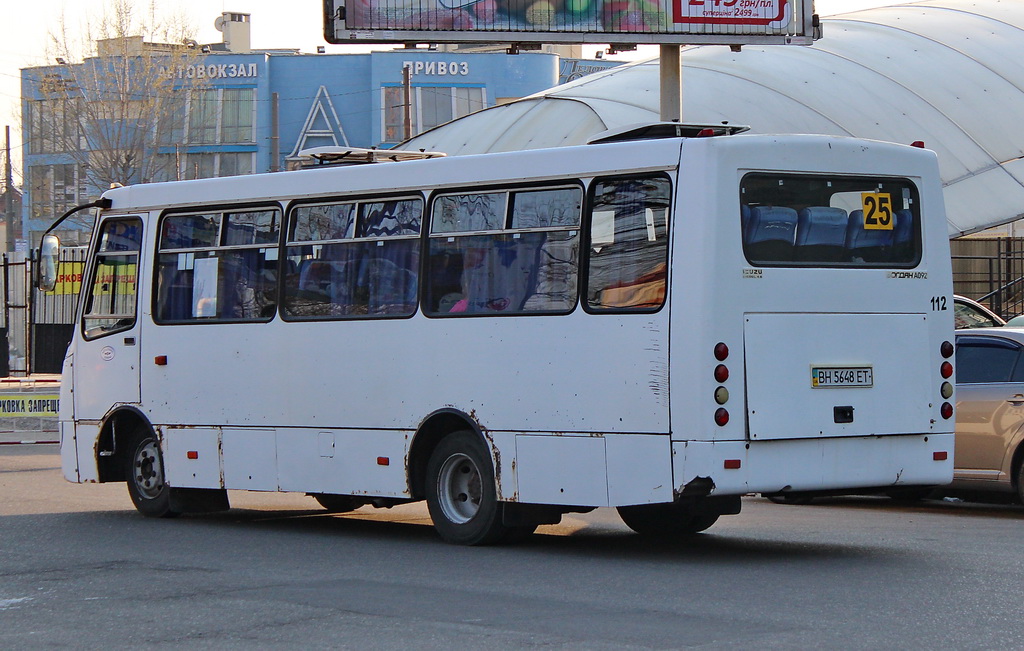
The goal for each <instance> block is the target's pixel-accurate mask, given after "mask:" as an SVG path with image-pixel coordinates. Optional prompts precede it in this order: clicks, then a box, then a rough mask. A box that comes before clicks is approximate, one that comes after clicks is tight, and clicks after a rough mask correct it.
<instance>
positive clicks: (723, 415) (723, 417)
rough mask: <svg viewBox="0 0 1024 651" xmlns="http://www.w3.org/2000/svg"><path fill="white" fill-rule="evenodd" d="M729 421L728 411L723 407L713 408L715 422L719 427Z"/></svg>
mask: <svg viewBox="0 0 1024 651" xmlns="http://www.w3.org/2000/svg"><path fill="white" fill-rule="evenodd" d="M728 422H729V411H728V410H727V409H726V408H725V407H719V408H718V409H716V410H715V424H716V425H718V426H719V427H721V426H723V425H725V424H726V423H728Z"/></svg>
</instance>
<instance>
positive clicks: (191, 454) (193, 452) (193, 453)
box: [187, 450, 199, 459]
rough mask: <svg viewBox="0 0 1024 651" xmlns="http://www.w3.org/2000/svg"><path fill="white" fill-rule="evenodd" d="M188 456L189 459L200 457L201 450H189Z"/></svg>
mask: <svg viewBox="0 0 1024 651" xmlns="http://www.w3.org/2000/svg"><path fill="white" fill-rule="evenodd" d="M187 456H188V458H189V459H198V458H199V452H198V451H196V450H189V451H188V455H187Z"/></svg>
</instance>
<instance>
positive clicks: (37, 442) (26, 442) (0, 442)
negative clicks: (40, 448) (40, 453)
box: [0, 441, 60, 445]
mask: <svg viewBox="0 0 1024 651" xmlns="http://www.w3.org/2000/svg"><path fill="white" fill-rule="evenodd" d="M59 444H60V441H0V445H59Z"/></svg>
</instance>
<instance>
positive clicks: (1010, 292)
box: [950, 237, 1024, 318]
mask: <svg viewBox="0 0 1024 651" xmlns="http://www.w3.org/2000/svg"><path fill="white" fill-rule="evenodd" d="M950 248H951V249H952V254H953V291H954V292H955V293H957V294H961V295H963V296H967V297H969V298H973V299H974V300H976V301H979V302H981V303H984V304H985V305H986V306H988V307H989V308H991V309H992V311H993V312H995V313H997V314H1000V315H1002V316H1003V317H1005V318H1010V317H1014V316H1017V315H1018V314H1022V313H1024V238H1017V237H993V238H980V237H978V238H975V237H970V238H962V239H957V240H951V241H950Z"/></svg>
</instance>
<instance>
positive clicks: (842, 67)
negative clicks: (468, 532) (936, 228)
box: [403, 0, 1024, 237]
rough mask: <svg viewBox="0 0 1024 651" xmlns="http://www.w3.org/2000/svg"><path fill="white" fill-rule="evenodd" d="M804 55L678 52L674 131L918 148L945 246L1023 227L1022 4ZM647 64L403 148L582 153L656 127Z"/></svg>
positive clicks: (903, 14) (453, 126)
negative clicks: (729, 127)
mask: <svg viewBox="0 0 1024 651" xmlns="http://www.w3.org/2000/svg"><path fill="white" fill-rule="evenodd" d="M822 23H823V25H824V38H822V39H821V40H819V41H817V42H816V43H815V44H814V45H813V46H812V47H795V46H759V47H754V46H748V47H744V48H743V50H742V52H738V53H737V52H732V51H730V50H729V48H726V47H721V46H718V47H716V46H702V47H691V48H687V49H685V50H684V51H683V55H682V61H683V72H682V79H683V119H684V121H685V122H688V123H721V122H723V121H728V122H729V123H730V124H744V125H749V126H750V127H751V133H824V134H834V135H850V136H857V137H863V138H872V139H878V140H888V141H893V142H903V143H908V144H909V143H911V142H913V141H915V140H923V141H924V142H925V146H927V147H928V148H929V149H933V150H934V151H936V152H937V153H938V156H939V164H940V169H941V173H942V182H943V185H944V187H945V195H946V209H947V213H948V216H949V231H950V236H951V237H956V236H958V235H962V234H967V233H973V232H976V231H979V230H983V229H985V228H989V227H991V226H996V225H999V224H1003V223H1007V222H1010V221H1014V220H1016V219H1019V218H1022V217H1024V125H1022V122H1024V0H925V1H922V2H909V3H905V4H899V5H894V6H891V7H883V8H879V9H869V10H866V11H859V12H855V13H850V14H843V15H840V16H834V17H831V18H826V19H823V20H822ZM658 77H659V71H658V60H657V59H651V60H647V61H639V62H636V63H633V64H627V65H624V66H620V67H617V68H611V69H609V70H607V71H604V72H600V73H596V74H593V75H590V76H587V77H583V78H582V79H579V80H576V81H574V82H571V83H568V84H565V85H562V86H557V87H555V88H553V89H550V90H548V91H545V92H543V93H539V94H537V95H534V96H531V97H528V98H525V99H523V100H520V101H517V102H513V103H511V104H506V105H503V106H496V107H492V108H490V109H486V110H483V111H480V112H478V113H474V114H473V115H470V116H467V117H465V118H462V119H459V120H455V121H453V122H450V123H448V124H446V125H442V126H440V127H438V128H436V129H434V130H431V131H428V132H426V133H423V134H421V135H419V136H417V137H415V138H413V139H412V140H410V141H409V142H407V143H405V144H404V145H403V149H420V148H426V149H429V150H434V151H443V152H446V153H448V154H449V155H457V154H470V153H482V152H489V151H509V150H516V149H533V148H539V147H556V146H563V145H574V144H582V143H584V142H586V140H587V139H588V138H589V137H590V136H591V135H593V134H595V133H598V132H600V131H604V130H607V129H614V128H618V127H622V126H624V125H628V124H633V123H637V122H650V121H657V120H658V119H659V115H658V106H659V102H658Z"/></svg>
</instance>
